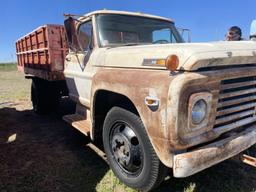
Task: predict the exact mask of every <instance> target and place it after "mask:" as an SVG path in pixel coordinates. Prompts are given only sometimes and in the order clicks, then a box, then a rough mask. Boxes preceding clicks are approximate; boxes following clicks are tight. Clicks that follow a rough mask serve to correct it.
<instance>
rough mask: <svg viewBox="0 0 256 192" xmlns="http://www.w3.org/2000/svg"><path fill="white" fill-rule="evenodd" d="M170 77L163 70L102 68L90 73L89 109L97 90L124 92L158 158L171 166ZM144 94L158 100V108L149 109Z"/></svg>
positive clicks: (122, 93) (171, 77)
mask: <svg viewBox="0 0 256 192" xmlns="http://www.w3.org/2000/svg"><path fill="white" fill-rule="evenodd" d="M173 78H174V77H173V76H171V75H170V72H169V71H166V70H139V69H102V70H100V71H98V72H97V73H96V74H95V75H94V77H93V80H92V92H91V94H92V96H91V98H93V99H92V102H91V109H92V111H93V107H94V106H92V105H93V104H94V99H95V94H96V93H97V91H99V90H107V91H111V92H114V93H118V94H121V95H123V96H126V97H127V98H128V99H129V100H130V101H131V102H132V103H133V104H134V106H135V108H136V109H137V111H138V114H139V116H140V118H141V120H142V122H143V124H144V126H145V129H146V131H147V134H148V137H149V139H150V141H151V143H152V145H153V147H154V149H155V151H156V153H157V155H158V157H159V159H160V160H161V161H162V162H163V163H164V164H165V165H166V166H168V167H171V166H172V153H171V151H172V149H173V147H172V145H171V143H170V142H169V141H170V138H169V137H170V134H169V133H168V129H167V127H168V126H167V99H168V90H169V85H170V82H171V81H172V79H173ZM147 96H153V97H156V98H158V99H159V100H160V104H159V107H158V108H157V110H151V109H150V108H149V107H148V106H147V105H146V104H145V102H144V100H145V97H147ZM92 116H93V115H92Z"/></svg>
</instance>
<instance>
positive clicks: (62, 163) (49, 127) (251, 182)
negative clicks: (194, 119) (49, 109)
mask: <svg viewBox="0 0 256 192" xmlns="http://www.w3.org/2000/svg"><path fill="white" fill-rule="evenodd" d="M70 110H74V106H73V104H72V103H65V104H63V106H62V108H61V110H60V111H58V112H57V114H51V115H48V116H38V115H36V114H34V112H33V111H32V110H28V109H25V110H20V111H19V110H17V109H16V108H15V105H14V106H7V107H4V108H1V109H0V122H1V123H0V162H1V163H0V173H1V174H0V191H57V192H58V191H60V192H63V191H64V192H65V191H68V192H70V191H74V192H82V191H92V192H93V191H104V188H101V189H100V190H99V189H98V184H99V183H100V182H101V180H102V179H103V178H104V177H105V175H106V174H107V173H108V171H109V167H108V165H107V164H106V162H105V161H104V160H102V158H101V157H100V156H99V155H98V154H96V153H95V151H94V150H92V149H91V148H90V147H89V145H88V144H89V143H90V142H91V141H90V139H89V138H88V137H85V136H83V135H82V134H81V133H79V132H78V131H76V130H75V129H72V128H71V127H70V126H69V125H68V124H66V123H65V122H64V121H62V119H61V117H62V116H63V115H64V114H67V113H70V112H72V111H70ZM253 150H254V153H255V151H256V149H255V148H254V149H253ZM255 180H256V169H255V168H253V167H249V166H247V165H244V164H242V163H239V162H236V161H233V160H227V161H225V162H223V163H220V164H218V165H216V166H214V167H211V168H209V169H207V170H205V171H203V172H200V173H198V174H196V175H194V176H191V177H188V178H181V179H176V178H169V179H167V180H165V181H164V182H163V183H162V184H161V185H160V186H159V188H158V189H156V190H155V191H159V192H160V191H161V192H162V191H206V192H207V191H209V192H210V191H214V192H216V191H248V192H249V191H254V190H255V189H256V183H255ZM111 183H112V184H111ZM106 185H116V184H113V182H111V181H109V182H108V183H106ZM108 188H111V187H108ZM113 191H114V190H113ZM115 191H116V190H115ZM117 191H121V192H124V191H125V189H121V190H120V189H119V190H117ZM129 191H130V190H129Z"/></svg>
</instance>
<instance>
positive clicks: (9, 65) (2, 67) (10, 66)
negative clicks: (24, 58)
mask: <svg viewBox="0 0 256 192" xmlns="http://www.w3.org/2000/svg"><path fill="white" fill-rule="evenodd" d="M16 69H17V63H0V70H1V71H3V70H5V71H12V70H16Z"/></svg>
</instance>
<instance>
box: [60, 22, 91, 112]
mask: <svg viewBox="0 0 256 192" xmlns="http://www.w3.org/2000/svg"><path fill="white" fill-rule="evenodd" d="M65 26H66V25H65ZM71 28H72V27H71ZM66 30H67V27H66ZM73 30H74V29H73ZM73 33H75V35H70V38H71V39H70V40H71V42H69V43H70V52H69V54H68V55H67V56H66V61H65V70H64V74H65V78H66V82H67V86H68V89H69V96H70V98H71V99H72V100H75V101H76V102H79V103H81V104H83V105H85V106H87V107H90V102H89V101H90V100H89V98H90V93H91V79H92V76H93V74H94V73H93V71H92V68H91V60H92V59H91V58H92V52H93V27H92V20H91V19H89V20H87V21H85V22H83V23H80V24H79V25H78V27H77V30H74V31H73ZM67 36H68V32H67ZM68 38H69V37H68Z"/></svg>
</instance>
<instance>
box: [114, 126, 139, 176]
mask: <svg viewBox="0 0 256 192" xmlns="http://www.w3.org/2000/svg"><path fill="white" fill-rule="evenodd" d="M112 128H113V129H112V134H111V136H112V137H111V143H110V144H111V149H112V154H113V155H114V158H115V160H116V162H117V164H118V165H119V167H120V168H121V169H123V170H124V171H125V172H127V173H129V174H136V173H137V172H138V171H140V170H141V168H142V153H141V147H140V143H139V140H138V138H137V136H136V134H135V133H134V131H133V130H132V128H131V127H130V126H128V125H127V124H126V123H124V122H118V123H116V124H115V125H114V126H113V127H112Z"/></svg>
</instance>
